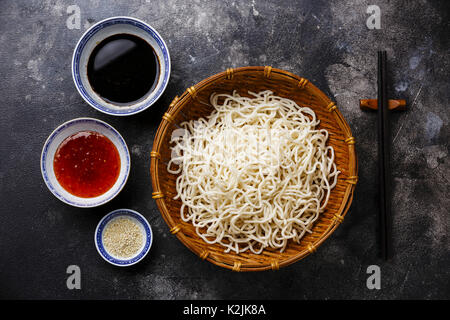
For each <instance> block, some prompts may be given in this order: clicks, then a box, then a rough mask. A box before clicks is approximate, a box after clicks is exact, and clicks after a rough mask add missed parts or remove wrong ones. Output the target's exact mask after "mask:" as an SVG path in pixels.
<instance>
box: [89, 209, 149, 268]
mask: <svg viewBox="0 0 450 320" xmlns="http://www.w3.org/2000/svg"><path fill="white" fill-rule="evenodd" d="M120 217H127V218H130V219H132V220H134V221H135V222H136V223H137V225H138V226H139V228H140V229H141V232H142V235H143V240H144V241H142V246H141V248H140V249H139V250H137V253H136V254H135V255H134V256H132V257H129V258H127V259H124V258H120V257H116V256H114V255H113V254H111V253H110V252H108V251H107V250H106V249H105V246H104V245H103V231H104V230H105V228H106V226H107V225H108V223H110V222H111V221H114V219H117V218H120ZM94 242H95V247H96V248H97V251H98V253H99V254H100V256H101V257H102V258H103V259H105V260H106V261H107V262H109V263H111V264H113V265H115V266H119V267H126V266H131V265H134V264H136V263H138V262H139V261H141V260H142V259H144V257H145V256H146V255H147V253H148V252H149V250H150V248H151V246H152V242H153V233H152V228H151V226H150V224H149V223H148V221H147V219H145V217H144V216H143V215H141V214H140V213H138V212H136V211H134V210H131V209H117V210H114V211H112V212H110V213H108V214H107V215H106V216H104V217H103V218H102V219H101V220H100V222H99V223H98V225H97V228H96V229H95V237H94Z"/></svg>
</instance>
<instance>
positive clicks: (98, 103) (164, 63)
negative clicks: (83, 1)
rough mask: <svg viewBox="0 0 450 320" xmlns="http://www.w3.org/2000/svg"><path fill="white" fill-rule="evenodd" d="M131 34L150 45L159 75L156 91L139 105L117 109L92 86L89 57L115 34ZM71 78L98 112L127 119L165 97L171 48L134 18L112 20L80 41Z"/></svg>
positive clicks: (95, 27)
mask: <svg viewBox="0 0 450 320" xmlns="http://www.w3.org/2000/svg"><path fill="white" fill-rule="evenodd" d="M121 33H126V34H132V35H135V36H138V37H140V38H141V39H144V40H145V41H147V42H148V44H149V45H150V46H151V47H152V48H153V49H154V51H155V53H156V54H157V56H158V60H159V64H160V73H159V79H158V83H157V85H156V87H155V89H154V90H152V91H151V92H149V93H148V94H147V95H146V96H144V97H143V99H140V100H139V101H138V102H136V103H133V104H130V105H126V106H123V105H122V106H118V105H114V104H112V103H109V102H107V101H105V100H104V99H102V98H101V97H100V96H99V95H98V94H97V93H96V92H95V91H94V90H93V89H92V87H91V85H90V84H89V80H88V77H87V65H88V61H89V56H90V55H91V53H92V51H93V50H94V48H95V47H96V46H97V44H99V43H100V42H101V41H103V40H104V39H106V38H108V37H110V36H112V35H115V34H121ZM72 77H73V81H74V82H75V86H76V88H77V90H78V92H79V93H80V95H81V96H82V97H83V99H84V100H85V101H86V102H87V103H88V104H89V105H91V106H92V107H94V108H95V109H97V110H98V111H101V112H104V113H106V114H110V115H115V116H127V115H132V114H136V113H138V112H141V111H144V110H145V109H147V108H149V107H150V106H151V105H153V104H154V103H155V102H156V101H157V100H158V99H159V98H160V97H161V95H162V94H163V92H164V90H165V89H166V87H167V84H168V83H169V78H170V55H169V49H168V48H167V45H166V43H165V42H164V40H163V38H162V37H161V36H160V35H159V34H158V32H156V30H155V29H153V28H152V27H151V26H150V25H148V24H147V23H145V22H143V21H141V20H138V19H135V18H131V17H112V18H108V19H105V20H102V21H100V22H98V23H96V24H94V25H93V26H92V27H90V28H89V29H88V30H87V31H86V32H85V33H84V34H83V36H82V37H81V39H80V40H79V41H78V44H77V45H76V47H75V50H74V53H73V57H72Z"/></svg>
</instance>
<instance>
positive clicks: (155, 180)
mask: <svg viewBox="0 0 450 320" xmlns="http://www.w3.org/2000/svg"><path fill="white" fill-rule="evenodd" d="M267 89H270V90H272V91H273V92H274V93H275V94H276V95H279V96H282V97H286V98H290V99H292V100H294V101H296V102H297V103H298V104H299V105H303V106H308V107H310V108H312V109H313V110H314V111H315V113H316V115H317V117H318V119H319V120H320V121H321V123H320V126H319V127H320V128H324V129H327V130H328V132H329V140H328V143H329V145H331V146H333V148H334V150H335V163H336V165H337V167H338V169H339V170H340V171H341V174H340V175H339V177H338V182H337V185H336V187H335V188H334V189H333V190H332V192H331V195H330V199H329V202H328V204H327V208H326V210H325V212H324V213H322V214H321V216H320V217H319V219H318V220H317V221H316V223H315V224H314V227H313V232H312V233H311V234H308V235H306V236H305V237H303V239H302V241H301V242H300V244H296V243H294V242H290V243H289V244H288V246H287V248H286V250H285V251H284V252H282V253H280V252H279V251H278V250H273V249H266V250H264V251H263V253H262V254H260V255H256V254H253V253H248V252H245V253H240V254H236V253H232V252H229V253H224V248H223V247H222V246H220V245H218V244H215V245H209V244H207V243H206V242H204V241H203V240H202V239H201V238H200V237H199V236H198V235H197V234H196V232H195V229H194V227H193V226H192V225H191V224H190V223H185V222H184V221H183V220H181V218H180V213H179V212H180V211H179V209H180V207H181V201H179V200H173V197H174V196H175V195H176V191H175V179H176V176H175V175H172V174H169V173H168V172H167V169H166V168H167V167H166V166H167V162H168V161H169V159H170V154H171V150H170V144H169V140H170V136H171V133H172V131H173V130H174V129H176V128H179V124H180V123H181V122H183V121H185V120H188V119H197V118H199V117H204V116H206V115H208V114H210V113H211V111H212V106H210V105H209V97H210V95H211V93H213V92H227V93H231V92H232V91H233V90H237V91H238V93H239V94H241V95H248V94H247V91H248V90H250V91H253V92H259V91H261V90H267ZM355 142H356V141H355V138H354V137H353V136H352V133H351V130H350V127H349V126H348V124H347V122H346V121H345V119H344V117H343V116H342V114H341V112H340V111H339V109H338V107H337V105H336V103H334V102H333V101H331V100H330V99H329V98H328V97H327V96H326V95H325V94H324V93H323V92H322V91H321V90H319V89H318V88H317V87H316V86H314V85H313V84H312V83H311V82H309V81H308V80H306V79H304V78H301V77H298V76H296V75H294V74H292V73H290V72H287V71H283V70H280V69H276V68H272V67H270V66H265V67H260V66H256V67H242V68H236V69H232V68H228V69H227V70H226V71H224V72H221V73H218V74H215V75H213V76H211V77H209V78H206V79H204V80H202V81H200V82H199V83H197V84H196V85H194V86H191V87H189V88H188V89H187V90H186V91H185V92H184V93H183V94H182V95H181V96H180V97H178V96H176V97H175V98H174V99H173V101H172V103H171V104H170V106H169V108H168V110H167V112H166V113H165V114H164V115H163V119H162V121H161V124H160V125H159V128H158V130H157V133H156V136H155V139H154V142H153V150H152V152H151V154H150V156H151V165H150V174H151V178H152V187H153V198H154V199H155V201H156V203H157V205H158V208H159V210H160V212H161V215H162V217H163V219H164V221H165V222H166V223H167V225H168V227H169V231H170V233H171V234H173V235H175V236H176V237H177V238H178V239H179V240H180V241H181V242H182V243H183V244H184V245H185V246H186V247H188V248H189V249H190V250H191V251H192V252H194V253H195V254H196V255H197V256H198V257H199V258H200V259H201V260H207V261H209V262H211V263H213V264H215V265H217V266H220V267H224V268H227V269H230V270H233V271H236V272H237V271H239V272H242V271H263V270H278V269H280V268H281V267H285V266H287V265H290V264H292V263H294V262H296V261H299V260H301V259H303V258H305V257H306V256H308V255H309V254H311V253H314V252H315V251H316V250H317V249H318V247H319V246H320V245H321V244H322V243H323V242H324V241H325V240H326V239H327V238H328V237H329V236H330V235H331V234H332V233H333V232H334V230H335V229H336V228H337V227H338V226H339V225H340V223H342V222H343V220H344V217H345V215H346V214H347V211H348V209H349V208H350V204H351V202H352V200H353V193H354V190H355V187H356V183H357V180H358V175H357V171H358V168H357V158H356V154H355Z"/></svg>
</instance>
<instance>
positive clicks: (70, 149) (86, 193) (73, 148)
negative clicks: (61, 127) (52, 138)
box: [53, 131, 120, 198]
mask: <svg viewBox="0 0 450 320" xmlns="http://www.w3.org/2000/svg"><path fill="white" fill-rule="evenodd" d="M53 170H54V172H55V176H56V179H57V180H58V182H59V183H60V184H61V186H62V187H63V188H64V189H66V190H67V192H69V193H71V194H73V195H74V196H77V197H81V198H92V197H97V196H100V195H102V194H104V193H105V192H106V191H108V190H109V189H111V187H112V186H113V185H114V183H115V182H116V180H117V178H118V177H119V172H120V155H119V152H118V151H117V148H116V146H115V145H114V144H113V143H112V142H111V140H109V139H108V138H107V137H105V136H104V135H102V134H100V133H98V132H94V131H80V132H78V133H75V134H73V135H71V136H70V137H68V138H66V139H65V140H64V141H63V142H61V144H60V145H59V147H58V149H57V150H56V153H55V157H54V159H53Z"/></svg>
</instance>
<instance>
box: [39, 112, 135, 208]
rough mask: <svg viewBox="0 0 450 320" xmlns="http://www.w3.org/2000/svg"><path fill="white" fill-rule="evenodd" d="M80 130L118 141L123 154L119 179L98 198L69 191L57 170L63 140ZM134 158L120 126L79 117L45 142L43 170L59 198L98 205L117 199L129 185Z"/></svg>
mask: <svg viewBox="0 0 450 320" xmlns="http://www.w3.org/2000/svg"><path fill="white" fill-rule="evenodd" d="M80 131H95V132H98V133H100V134H102V135H104V136H106V137H107V138H108V139H109V140H110V141H111V142H112V143H113V144H114V146H115V147H116V149H117V151H118V153H119V156H120V171H119V176H118V178H117V180H116V182H115V183H114V185H113V186H112V187H111V188H110V189H109V190H108V191H106V192H105V193H103V194H102V195H99V196H97V197H92V198H82V197H77V196H75V195H73V194H71V193H69V192H68V191H67V190H65V189H64V188H63V187H62V186H61V185H60V183H59V182H58V180H57V179H56V176H55V172H54V169H53V160H54V157H55V153H56V151H57V149H58V147H59V145H60V144H61V142H62V141H64V140H65V139H66V138H68V137H70V136H71V135H73V134H75V133H77V132H80ZM130 159H131V158H130V153H129V151H128V147H127V144H126V143H125V140H124V139H123V138H122V136H121V135H120V133H119V132H118V131H117V130H116V129H114V128H113V127H112V126H110V125H109V124H107V123H106V122H103V121H101V120H97V119H92V118H77V119H73V120H70V121H67V122H65V123H63V124H62V125H60V126H59V127H58V128H56V129H55V130H54V131H53V132H52V134H51V135H50V136H49V137H48V139H47V140H46V141H45V143H44V147H43V148H42V154H41V172H42V177H43V178H44V181H45V184H46V185H47V187H48V189H49V190H50V191H51V192H52V193H53V194H54V195H55V196H56V197H57V198H58V199H59V200H61V201H63V202H65V203H67V204H70V205H72V206H75V207H81V208H89V207H97V206H100V205H102V204H105V203H106V202H108V201H110V200H111V199H113V198H114V197H115V196H116V195H117V194H119V192H120V191H121V190H122V188H123V187H124V186H125V183H126V181H127V179H128V175H129V173H130V165H131V160H130Z"/></svg>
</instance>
